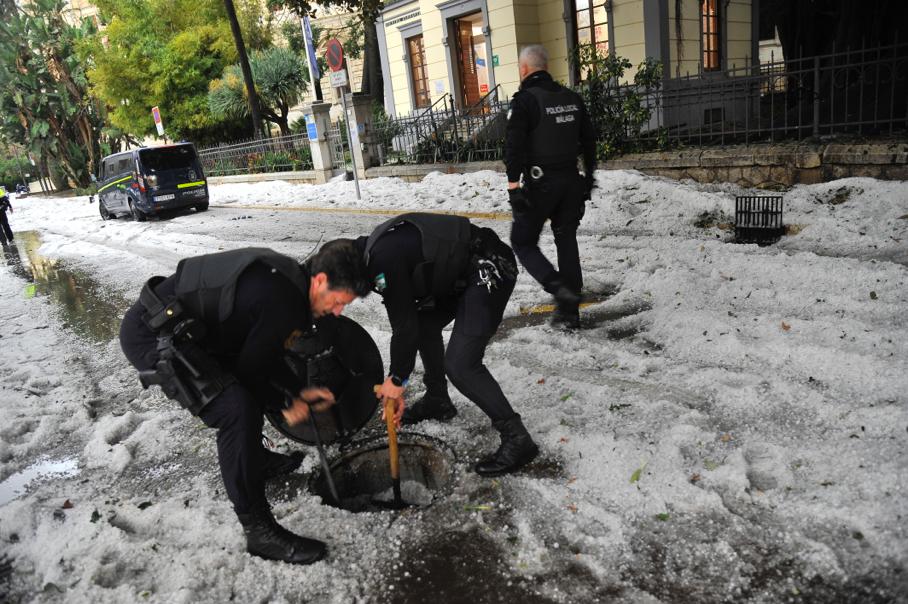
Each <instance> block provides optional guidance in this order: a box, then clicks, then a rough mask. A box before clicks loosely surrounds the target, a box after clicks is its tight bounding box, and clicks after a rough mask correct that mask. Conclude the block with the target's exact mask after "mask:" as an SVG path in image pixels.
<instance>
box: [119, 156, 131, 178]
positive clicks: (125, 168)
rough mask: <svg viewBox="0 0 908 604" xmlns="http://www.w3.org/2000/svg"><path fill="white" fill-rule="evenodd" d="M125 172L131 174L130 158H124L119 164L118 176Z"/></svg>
mask: <svg viewBox="0 0 908 604" xmlns="http://www.w3.org/2000/svg"><path fill="white" fill-rule="evenodd" d="M123 172H129V158H128V157H124V158H123V159H121V160H120V161H119V163H117V174H122V173H123Z"/></svg>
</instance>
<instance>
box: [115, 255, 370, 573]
mask: <svg viewBox="0 0 908 604" xmlns="http://www.w3.org/2000/svg"><path fill="white" fill-rule="evenodd" d="M363 271H364V266H363V261H362V255H361V253H360V252H359V250H358V249H357V248H356V247H355V245H354V242H353V241H352V240H349V239H338V240H335V241H331V242H328V243H326V244H325V245H324V246H323V247H322V248H321V250H319V252H318V254H316V255H315V256H313V257H312V258H310V259H309V261H308V262H306V264H305V265H301V264H299V263H298V262H297V261H296V260H294V259H292V258H289V257H287V256H283V255H281V254H278V253H276V252H274V251H272V250H268V249H264V248H246V249H239V250H233V251H229V252H222V253H217V254H209V255H205V256H197V257H193V258H187V259H184V260H182V261H180V263H179V264H178V265H177V271H176V273H175V274H174V275H171V276H170V277H167V278H164V277H154V278H152V279H151V280H149V282H148V283H147V284H146V286H145V287H144V288H143V290H142V294H141V296H140V298H139V301H138V302H136V303H135V304H134V305H133V306H132V307H131V308H130V309H129V311H128V312H127V313H126V315H125V316H124V317H123V323H122V325H121V327H120V344H121V346H122V348H123V352H124V353H125V354H126V358H127V359H129V362H130V363H132V364H133V365H134V366H135V367H136V368H137V369H138V370H139V375H140V379H141V380H142V384H143V386H145V387H146V388H147V387H148V386H149V385H151V384H156V385H160V386H161V388H162V389H163V390H164V392H165V394H167V396H168V397H170V398H172V399H174V400H176V401H177V402H179V403H180V405H182V406H183V407H185V408H186V409H187V410H188V411H189V412H190V413H192V414H193V415H197V416H198V417H199V418H200V419H201V420H202V421H203V422H205V424H206V425H208V426H209V427H212V428H216V429H217V430H218V433H217V448H218V462H219V465H220V469H221V477H222V479H223V481H224V487H225V490H226V491H227V496H228V497H229V498H230V501H231V503H233V507H234V510H235V511H236V514H237V516H238V517H239V520H240V522H241V523H242V525H243V530H244V532H245V535H246V543H247V551H248V552H249V553H251V554H254V555H257V556H261V557H262V558H267V559H272V560H283V561H285V562H291V563H295V564H310V563H312V562H315V561H316V560H318V559H320V558H321V557H322V556H324V555H325V552H326V546H325V544H324V543H322V542H321V541H316V540H314V539H307V538H305V537H300V536H297V535H295V534H293V533H291V532H290V531H288V530H286V529H284V528H283V527H281V526H280V525H279V524H278V523H277V522H276V521H275V519H274V517H273V516H272V514H271V511H270V507H269V505H268V502H267V500H266V499H265V480H266V479H268V478H271V477H274V476H277V475H280V474H283V473H287V472H291V471H293V470H295V469H296V468H297V467H298V466H299V465H300V462H301V455H299V454H295V455H293V456H286V455H279V454H277V453H274V452H271V451H268V450H266V449H265V448H264V447H263V446H262V426H263V414H264V412H265V410H266V409H275V410H277V409H283V414H284V418H285V420H286V421H287V423H288V424H289V425H294V424H297V423H299V422H301V421H304V420H306V419H308V416H309V410H310V405H311V406H312V408H313V409H316V410H323V409H324V408H326V407H327V406H329V405H331V404H332V403H333V402H334V396H333V394H332V393H331V391H330V390H328V389H326V388H305V389H301V388H302V386H303V384H302V383H301V380H300V378H299V377H298V376H296V375H295V374H294V373H293V372H292V371H291V369H290V366H289V364H287V363H285V362H284V355H285V353H286V351H285V347H286V346H287V345H288V344H287V342H288V341H292V338H290V336H291V335H294V334H295V333H301V332H307V331H309V330H311V328H312V324H313V321H314V319H316V318H318V317H321V316H325V315H328V314H334V315H339V314H340V313H341V311H342V310H343V309H344V307H345V306H346V305H347V304H349V303H350V302H352V301H353V300H354V299H355V298H356V297H357V296H365V295H367V294H368V293H369V289H370V286H369V282H368V281H366V280H365V279H364V278H363ZM288 392H289V393H296V392H298V393H299V394H298V396H296V397H295V398H292V399H288V397H287V396H286V393H288Z"/></svg>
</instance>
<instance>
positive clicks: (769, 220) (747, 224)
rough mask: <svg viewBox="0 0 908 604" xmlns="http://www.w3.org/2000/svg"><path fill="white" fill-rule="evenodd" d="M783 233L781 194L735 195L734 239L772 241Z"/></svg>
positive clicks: (747, 241)
mask: <svg viewBox="0 0 908 604" xmlns="http://www.w3.org/2000/svg"><path fill="white" fill-rule="evenodd" d="M784 233H785V227H784V226H783V225H782V196H781V195H773V196H750V195H739V196H737V197H735V240H736V241H738V242H739V243H772V242H774V241H778V239H779V237H781V236H782V235H783V234H784Z"/></svg>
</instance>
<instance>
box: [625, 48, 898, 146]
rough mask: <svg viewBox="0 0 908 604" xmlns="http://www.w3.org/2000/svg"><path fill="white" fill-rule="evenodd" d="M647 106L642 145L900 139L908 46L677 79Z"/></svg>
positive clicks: (640, 137) (649, 97) (655, 94)
mask: <svg viewBox="0 0 908 604" xmlns="http://www.w3.org/2000/svg"><path fill="white" fill-rule="evenodd" d="M644 101H645V106H646V107H648V108H649V109H650V110H651V118H650V122H649V124H648V125H647V127H645V128H644V130H643V132H642V133H640V134H639V135H636V139H637V141H638V142H639V143H640V146H641V147H645V146H647V145H649V146H653V145H655V144H657V143H658V146H663V147H664V146H666V145H669V146H672V145H687V146H708V145H716V144H729V143H742V142H743V143H750V142H764V141H780V140H801V139H804V138H808V137H818V136H822V135H828V134H847V133H853V134H857V135H892V134H894V133H895V132H899V131H905V130H906V129H908V44H892V45H887V46H880V47H877V48H873V49H867V48H862V49H860V50H846V51H844V52H834V53H831V54H828V55H822V56H816V57H808V58H796V59H787V60H785V61H771V62H770V63H764V64H762V65H760V66H759V67H746V68H739V69H731V70H729V71H727V72H724V73H722V74H716V75H714V74H697V75H687V76H684V77H680V78H673V79H669V80H666V81H665V82H664V83H663V88H662V90H660V91H658V92H653V93H648V94H645V95H644ZM629 136H632V135H630V133H629Z"/></svg>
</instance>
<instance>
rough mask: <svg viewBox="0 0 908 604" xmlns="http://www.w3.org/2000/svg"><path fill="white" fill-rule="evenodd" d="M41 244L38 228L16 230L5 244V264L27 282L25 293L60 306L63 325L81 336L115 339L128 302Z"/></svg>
mask: <svg viewBox="0 0 908 604" xmlns="http://www.w3.org/2000/svg"><path fill="white" fill-rule="evenodd" d="M40 247H41V235H40V233H38V232H37V231H23V232H19V233H16V239H15V240H14V241H13V243H11V244H9V245H5V246H3V257H4V260H5V261H6V264H7V265H8V266H9V267H10V269H11V270H12V271H13V273H14V274H16V275H17V276H18V277H20V278H22V279H23V280H25V281H26V282H27V284H26V286H25V295H26V296H29V297H32V296H36V295H38V296H47V298H48V299H50V300H51V302H53V304H54V305H55V306H56V307H57V308H59V309H60V317H61V319H62V321H63V323H64V326H65V327H68V328H69V329H72V331H74V332H75V333H76V335H78V336H79V337H81V338H85V339H88V340H91V341H93V342H98V343H102V344H103V343H107V342H109V341H110V340H112V339H114V338H115V337H116V336H117V333H118V332H119V329H120V315H121V314H122V312H123V310H124V309H126V308H127V307H128V306H129V303H128V302H127V301H126V300H124V299H123V298H121V297H120V296H118V295H116V294H112V293H111V292H109V291H106V290H105V289H104V288H103V287H102V286H101V285H100V284H98V283H97V282H96V281H94V280H93V279H92V278H91V277H90V276H89V275H88V274H87V273H84V272H83V271H80V270H78V269H73V268H69V267H67V266H66V263H65V262H62V261H60V260H57V259H55V258H48V257H46V256H42V255H41V254H40V253H39V252H38V250H39V249H40Z"/></svg>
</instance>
